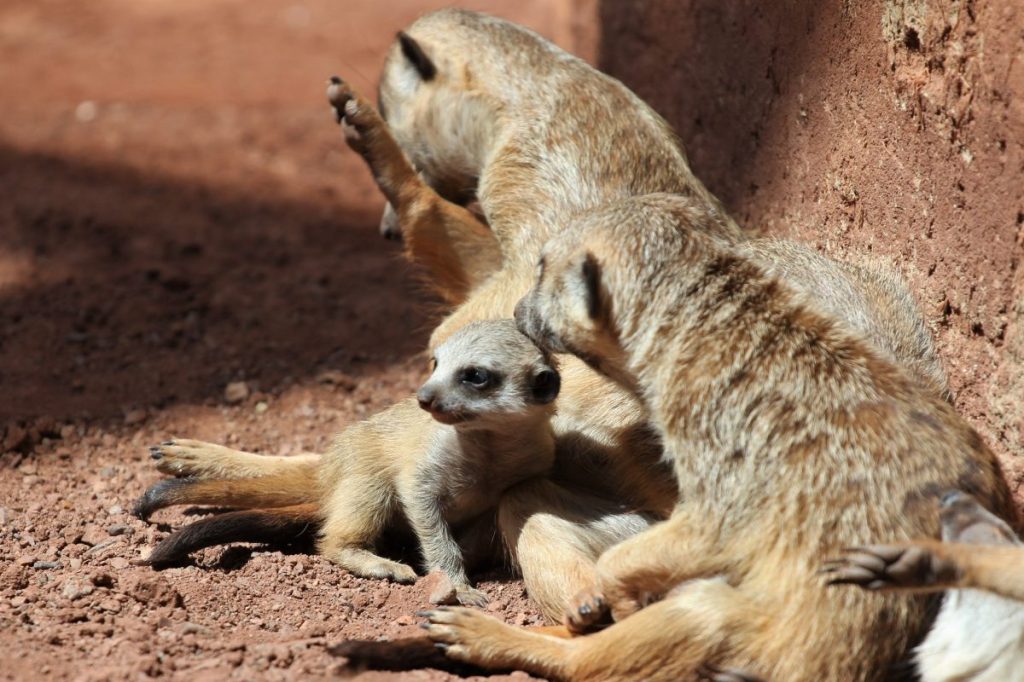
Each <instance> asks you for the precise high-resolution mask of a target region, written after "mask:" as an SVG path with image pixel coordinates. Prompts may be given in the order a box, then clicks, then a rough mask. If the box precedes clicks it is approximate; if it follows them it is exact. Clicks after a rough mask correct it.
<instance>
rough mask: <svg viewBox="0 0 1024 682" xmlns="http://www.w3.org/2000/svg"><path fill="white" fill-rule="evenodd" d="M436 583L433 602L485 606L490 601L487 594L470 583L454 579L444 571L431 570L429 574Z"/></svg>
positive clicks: (430, 578) (432, 596) (431, 600)
mask: <svg viewBox="0 0 1024 682" xmlns="http://www.w3.org/2000/svg"><path fill="white" fill-rule="evenodd" d="M427 577H428V579H429V580H432V581H433V582H434V583H435V585H434V588H433V589H432V590H431V591H430V597H429V599H430V603H431V604H446V605H453V604H461V605H462V606H475V607H477V608H483V607H485V606H487V604H488V602H489V601H490V600H489V599H488V597H487V595H486V594H484V593H483V592H481V591H480V590H478V589H475V588H474V587H472V586H471V585H470V584H469V583H466V582H458V581H453V580H452V579H451V578H450V577H449V576H448V575H447V574H445V573H444V572H443V571H431V572H430V574H429V575H428V576H427Z"/></svg>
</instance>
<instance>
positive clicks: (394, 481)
mask: <svg viewBox="0 0 1024 682" xmlns="http://www.w3.org/2000/svg"><path fill="white" fill-rule="evenodd" d="M434 364H435V368H434V370H433V372H432V375H431V378H430V379H429V380H428V381H427V382H426V383H425V384H424V385H423V387H422V388H421V389H420V391H419V394H418V396H417V398H416V399H407V400H404V401H402V402H400V403H398V404H396V405H394V406H392V407H391V408H389V409H388V410H385V411H384V412H382V413H380V414H378V415H375V416H374V417H371V418H370V419H367V420H366V421H363V422H360V423H358V424H355V425H353V426H351V427H349V428H348V429H346V430H345V431H344V432H343V433H342V434H341V435H340V436H339V437H338V440H337V442H336V443H335V445H334V446H333V447H332V448H331V450H330V451H329V452H328V453H327V454H326V455H324V456H323V457H317V456H315V455H313V456H309V455H307V456H301V457H294V458H289V457H267V456H261V455H254V454H251V453H245V452H240V451H237V450H231V449H229V448H224V447H221V446H218V445H212V444H206V443H201V442H198V441H180V442H179V441H171V442H168V443H164V444H162V445H160V446H158V447H156V448H154V449H153V455H154V457H155V458H157V460H158V468H159V469H160V470H161V471H164V472H167V473H173V474H176V475H185V476H187V478H179V479H172V480H164V481H161V482H159V483H157V484H156V485H154V486H153V487H151V488H150V490H149V491H147V492H146V494H145V495H144V496H143V498H142V499H141V500H140V502H139V504H138V505H137V507H136V510H137V513H139V515H140V516H143V517H148V516H149V514H151V513H152V512H153V511H155V510H157V509H159V508H162V507H167V506H171V505H175V504H217V505H223V506H234V507H243V508H260V507H284V506H288V505H295V504H301V503H306V502H315V503H316V504H317V517H318V519H319V520H320V523H319V530H320V539H319V541H318V543H317V551H318V553H319V554H321V555H323V556H324V557H326V558H328V559H330V560H331V561H334V562H336V563H338V564H339V565H341V566H343V567H344V568H346V569H348V570H349V571H351V572H353V573H355V574H356V575H359V576H363V577H373V578H387V579H391V580H395V581H398V582H411V581H414V580H415V579H416V573H415V571H414V570H413V569H412V568H411V567H410V566H407V565H405V564H401V563H399V562H396V561H393V560H390V559H386V558H384V557H382V556H379V555H378V554H377V553H376V551H375V545H376V543H377V541H378V540H379V539H380V538H381V536H382V535H383V534H384V532H385V531H386V530H388V529H391V528H394V527H395V526H396V525H398V524H399V523H400V522H401V521H402V520H403V519H404V520H405V521H406V522H408V524H409V525H410V526H411V527H412V530H413V532H414V533H415V534H416V536H417V539H418V540H419V542H420V546H421V549H422V550H423V554H424V558H425V564H426V565H427V568H428V569H431V570H440V571H443V572H444V573H445V574H446V575H447V577H448V579H449V581H450V583H451V587H452V589H451V595H449V594H448V593H445V594H439V595H438V596H437V600H439V601H440V600H446V599H448V598H454V599H455V600H457V601H458V602H459V603H463V604H473V605H477V606H480V605H483V604H485V603H486V597H485V596H484V595H483V594H482V593H481V592H479V591H477V590H474V589H473V588H472V587H470V585H469V581H468V578H467V576H466V570H465V562H464V561H463V555H462V549H461V548H460V543H459V542H457V541H456V538H455V536H454V531H455V530H464V531H466V534H465V536H464V538H463V539H464V540H465V539H467V538H469V539H473V538H476V539H480V540H482V541H486V540H487V539H488V535H493V529H494V524H493V510H494V507H495V505H496V500H497V499H498V498H499V496H500V494H501V492H502V491H503V490H505V489H506V488H507V487H509V486H510V485H513V484H515V483H516V482H518V481H521V480H523V479H526V478H529V477H531V476H536V475H538V474H542V473H546V472H547V471H548V470H549V469H550V467H551V464H552V461H553V459H554V439H553V435H552V431H551V426H550V417H551V414H552V412H553V405H552V401H553V400H554V398H555V396H557V393H558V375H557V373H556V372H555V370H554V369H553V367H552V365H551V363H550V360H549V359H548V358H547V357H546V356H545V355H544V354H543V353H541V352H540V351H539V350H538V349H537V348H536V347H535V346H533V344H532V343H530V342H529V340H527V339H526V338H525V337H523V336H522V334H520V333H519V332H518V331H516V329H515V326H514V324H513V322H512V321H511V320H498V321H491V322H481V323H476V324H473V325H468V326H466V327H465V328H463V329H462V330H460V331H459V333H458V334H455V335H453V336H452V337H451V338H450V339H449V340H448V342H446V343H445V344H443V345H442V346H441V347H440V348H438V349H437V350H436V351H435V362H434ZM470 372H471V373H472V374H470ZM417 401H418V402H419V404H418V405H417ZM421 408H422V409H421ZM489 514H490V515H489ZM245 518H246V517H241V519H242V520H243V521H244V519H245ZM257 520H262V517H259V518H258V519H257ZM199 523H203V522H199ZM222 527H227V528H228V530H231V531H233V532H236V531H237V528H238V527H241V528H242V529H243V530H244V523H242V522H241V521H240V522H239V523H238V524H236V525H235V526H230V527H229V526H226V525H225V524H222ZM185 531H188V527H186V529H185ZM182 537H184V538H186V539H187V540H189V541H190V542H191V539H192V538H194V537H202V538H203V539H204V542H206V544H207V545H208V544H216V542H223V541H227V540H230V539H232V538H230V537H226V538H218V537H217V536H216V535H215V534H205V535H204V534H203V533H201V532H199V531H192V532H191V533H186V534H185V535H184V536H182ZM178 541H179V538H178V537H177V536H175V535H172V536H171V537H169V538H167V539H166V540H164V542H163V543H161V545H160V546H158V547H157V548H156V550H154V552H155V555H156V556H158V557H160V558H161V562H166V561H168V560H171V559H173V558H174V556H175V553H174V551H173V549H174V547H175V543H176V542H178ZM463 544H465V543H463ZM203 546H206V545H203ZM188 548H189V549H190V550H191V549H194V548H196V543H194V542H193V543H192V544H189V545H188ZM470 549H473V548H472V547H471V548H470Z"/></svg>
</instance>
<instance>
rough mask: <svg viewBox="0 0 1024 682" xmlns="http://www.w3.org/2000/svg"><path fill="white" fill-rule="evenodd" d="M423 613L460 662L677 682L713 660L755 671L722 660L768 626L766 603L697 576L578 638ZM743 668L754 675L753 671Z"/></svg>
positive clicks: (484, 618) (580, 676) (465, 615)
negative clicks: (762, 605)
mask: <svg viewBox="0 0 1024 682" xmlns="http://www.w3.org/2000/svg"><path fill="white" fill-rule="evenodd" d="M422 615H424V616H426V618H427V620H428V623H427V625H426V626H425V629H426V631H427V634H428V636H430V638H431V639H433V640H434V641H435V642H438V643H439V644H441V645H443V647H442V648H443V649H444V651H445V653H446V654H447V655H448V656H451V657H452V658H455V659H456V660H460V661H464V662H466V663H471V664H474V665H480V666H482V667H484V668H487V669H489V670H495V669H508V668H515V669H519V670H525V671H526V672H529V673H533V674H537V675H542V676H544V677H551V678H554V679H558V680H567V681H569V682H575V681H577V680H578V681H580V682H583V681H584V680H597V679H600V680H605V681H607V682H627V681H632V680H649V681H652V682H654V681H664V682H676V681H677V680H687V679H694V678H695V677H696V676H697V675H698V671H699V670H700V669H701V668H702V667H704V666H706V665H707V664H709V663H710V664H713V665H715V666H721V668H722V669H726V670H727V669H730V668H732V667H733V666H734V665H735V666H736V668H735V669H736V670H743V669H745V668H747V667H750V668H751V669H752V668H753V661H748V660H741V661H724V662H723V661H720V660H718V658H719V657H720V656H721V655H722V652H723V651H730V650H732V649H733V648H736V649H737V650H745V649H747V648H748V647H746V646H737V645H742V644H750V643H751V642H749V641H745V640H749V639H750V638H751V637H753V636H755V635H756V633H761V632H768V631H770V629H769V628H767V622H766V621H767V616H765V615H764V613H763V610H762V609H759V608H756V607H755V605H753V604H752V603H751V602H750V601H749V600H748V599H747V598H746V597H745V596H744V595H742V594H740V593H739V592H738V591H737V590H736V589H735V588H733V587H731V586H730V585H728V584H727V583H726V582H725V581H723V580H715V579H710V580H694V581H692V582H690V583H688V584H687V586H686V588H685V589H680V590H678V591H677V592H675V593H674V594H673V595H672V596H671V597H669V598H667V599H665V600H663V601H660V602H657V603H655V604H652V605H651V606H649V607H647V608H645V609H642V610H640V611H638V612H637V613H636V614H634V615H632V616H630V617H629V618H626V619H625V620H623V621H621V622H618V623H615V624H614V625H612V626H611V627H608V628H606V629H604V630H602V631H600V632H598V633H595V634H593V635H586V636H583V637H575V638H572V639H562V638H559V637H552V636H548V635H544V634H540V633H538V632H531V631H530V630H527V629H523V628H516V627H513V626H511V625H506V624H505V623H502V622H501V621H499V620H497V619H495V618H493V617H491V616H488V615H485V614H483V613H480V612H479V611H474V610H471V609H464V608H446V607H442V608H437V609H433V610H430V611H426V612H423V614H422ZM737 664H738V665H737ZM760 665H762V666H763V665H765V663H761V664H760ZM743 674H744V675H746V676H747V677H748V678H750V679H756V678H754V677H752V675H754V674H756V673H755V672H754V671H753V670H751V672H750V673H743ZM740 679H743V678H740Z"/></svg>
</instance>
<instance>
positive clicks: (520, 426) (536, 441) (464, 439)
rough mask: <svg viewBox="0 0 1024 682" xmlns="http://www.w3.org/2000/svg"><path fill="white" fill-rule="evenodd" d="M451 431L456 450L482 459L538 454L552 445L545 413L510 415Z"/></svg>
mask: <svg viewBox="0 0 1024 682" xmlns="http://www.w3.org/2000/svg"><path fill="white" fill-rule="evenodd" d="M454 430H455V437H456V438H457V439H458V442H459V449H460V450H461V451H462V452H463V453H466V454H469V453H475V454H477V455H478V456H480V457H481V458H485V457H491V456H495V455H498V456H500V455H502V454H503V453H513V454H517V453H523V454H531V453H538V454H541V453H543V452H545V451H547V450H553V448H554V435H553V431H552V428H551V415H550V414H548V413H541V414H538V415H537V416H536V417H532V416H531V417H530V418H520V419H514V418H510V419H508V420H507V422H505V423H502V424H496V423H495V424H493V425H492V424H489V425H488V426H486V427H472V426H465V425H456V426H455V427H454Z"/></svg>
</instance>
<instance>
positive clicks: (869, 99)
mask: <svg viewBox="0 0 1024 682" xmlns="http://www.w3.org/2000/svg"><path fill="white" fill-rule="evenodd" d="M597 12H598V15H599V20H600V33H601V38H600V43H599V52H598V54H599V57H598V63H599V65H600V66H601V68H603V69H604V70H606V71H608V72H609V73H611V74H612V75H614V76H616V77H618V78H620V79H622V80H623V81H625V82H626V84H627V85H629V86H630V87H631V88H633V89H634V90H635V91H636V92H637V93H638V94H639V95H640V96H641V97H643V98H644V99H646V100H647V101H648V102H650V103H651V104H652V105H653V106H654V107H655V108H656V109H657V110H658V111H659V112H661V113H662V114H663V115H664V116H665V117H667V118H668V120H669V121H670V122H671V123H672V125H673V126H675V128H676V130H677V131H678V132H679V134H680V136H681V137H682V140H683V143H684V144H685V146H686V149H687V151H688V153H689V157H690V160H691V162H692V164H693V167H694V169H695V170H696V172H697V174H698V175H699V176H700V177H701V178H703V179H704V181H705V182H706V183H707V184H708V186H709V187H710V188H711V189H712V190H713V191H714V192H716V193H717V194H718V195H719V196H720V197H722V199H723V200H724V201H725V202H726V204H727V205H728V207H729V208H730V209H731V211H732V212H733V213H734V214H735V215H736V216H737V217H738V218H740V219H741V220H742V221H743V222H744V223H745V224H747V225H748V226H750V227H752V228H754V229H759V230H763V231H765V232H768V233H773V234H779V235H785V236H789V237H794V238H798V239H803V240H806V241H809V242H812V243H814V244H816V245H818V246H819V248H821V249H822V250H823V251H825V252H828V253H831V254H836V255H838V256H843V255H845V254H854V253H871V254H876V255H879V256H883V257H888V258H891V259H892V260H893V261H895V262H896V263H897V264H898V265H899V267H900V268H901V270H902V271H903V272H904V273H905V274H906V276H907V278H908V280H909V281H910V283H911V286H912V287H913V290H914V291H915V293H916V295H917V297H918V301H919V303H920V305H921V308H922V310H923V311H924V314H925V316H926V317H927V319H928V322H929V324H930V325H931V327H932V329H933V330H934V332H935V334H936V338H937V339H938V343H939V347H940V351H941V354H942V358H943V362H944V363H945V366H946V369H947V371H948V373H949V376H950V380H951V383H952V386H953V389H954V391H955V393H956V402H957V405H958V407H959V408H960V409H961V410H962V412H963V413H964V414H965V415H966V416H967V417H968V418H969V419H970V420H971V421H972V423H974V424H975V425H976V426H977V427H978V428H979V429H980V430H981V431H982V432H983V434H984V435H985V436H986V438H987V439H988V441H989V442H990V443H991V444H992V445H993V446H994V447H995V448H996V449H997V451H998V452H999V453H1000V455H1001V456H1002V457H1003V460H1004V462H1005V464H1006V467H1007V470H1008V473H1009V475H1010V478H1011V482H1012V483H1013V484H1014V486H1015V488H1017V490H1018V494H1021V493H1024V489H1022V487H1021V486H1022V483H1024V420H1022V406H1021V403H1022V397H1024V371H1022V360H1024V273H1022V272H1021V269H1020V268H1019V265H1020V263H1021V256H1022V252H1024V146H1022V144H1024V2H1022V1H1021V0H999V1H992V2H989V1H984V0H976V1H973V2H971V1H961V2H956V1H952V0H885V1H882V0H871V1H863V0H858V1H854V0H792V1H789V2H761V1H758V0H704V1H700V0H637V1H629V2H627V1H625V0H603V1H602V2H601V3H600V5H599V7H598V9H597Z"/></svg>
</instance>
